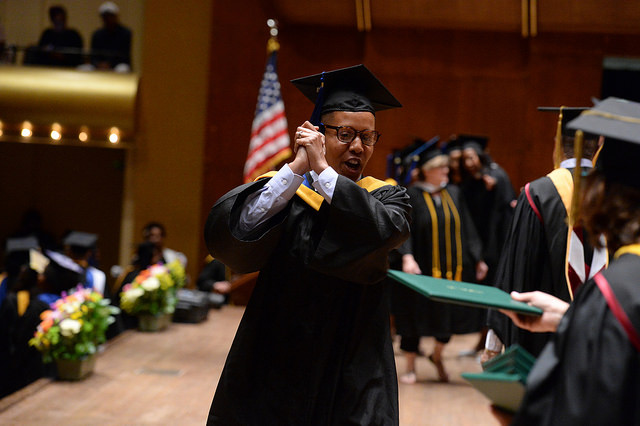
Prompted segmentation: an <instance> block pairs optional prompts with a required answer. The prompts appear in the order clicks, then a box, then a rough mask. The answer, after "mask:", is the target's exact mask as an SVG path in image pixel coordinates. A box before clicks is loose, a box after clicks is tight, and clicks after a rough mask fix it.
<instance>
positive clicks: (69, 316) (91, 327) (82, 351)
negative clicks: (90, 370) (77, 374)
mask: <svg viewBox="0 0 640 426" xmlns="http://www.w3.org/2000/svg"><path fill="white" fill-rule="evenodd" d="M109 303H110V302H109V299H105V298H103V297H102V295H101V294H100V293H98V292H96V291H93V290H91V289H86V288H83V287H82V286H80V285H79V286H78V287H77V288H76V289H75V290H74V291H73V292H72V293H71V294H67V293H64V292H63V293H62V297H61V298H60V299H58V300H56V301H55V302H53V303H52V304H51V305H50V308H51V309H49V310H46V311H44V312H42V314H40V319H41V320H42V322H41V323H40V324H39V325H38V328H37V330H36V332H35V334H34V337H33V338H31V339H30V340H29V345H31V346H34V347H35V348H36V349H38V350H39V351H40V352H41V353H42V359H43V361H44V362H52V361H53V360H60V359H66V360H78V359H82V358H85V357H87V356H89V355H92V354H94V353H95V352H96V350H97V347H98V345H100V344H101V343H104V342H105V340H106V337H105V335H106V331H107V327H109V324H111V323H113V322H114V321H115V319H114V317H113V315H115V314H117V313H118V312H119V309H118V308H116V307H115V306H111V305H110V304H109Z"/></svg>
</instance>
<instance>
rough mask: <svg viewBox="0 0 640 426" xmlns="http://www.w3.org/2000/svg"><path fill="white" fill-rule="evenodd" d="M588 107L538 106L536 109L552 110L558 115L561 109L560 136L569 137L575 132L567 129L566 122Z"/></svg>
mask: <svg viewBox="0 0 640 426" xmlns="http://www.w3.org/2000/svg"><path fill="white" fill-rule="evenodd" d="M588 109H589V107H564V106H563V107H538V111H542V112H553V113H555V114H558V115H560V112H561V111H562V124H561V127H562V136H568V137H571V138H572V137H573V135H574V134H575V131H574V130H571V129H567V123H569V122H570V121H571V120H573V119H575V118H576V117H577V116H579V115H580V113H581V112H582V111H586V110H588Z"/></svg>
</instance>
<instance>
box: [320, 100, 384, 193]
mask: <svg viewBox="0 0 640 426" xmlns="http://www.w3.org/2000/svg"><path fill="white" fill-rule="evenodd" d="M322 122H323V123H324V124H328V125H331V126H350V127H353V128H354V129H355V130H375V129H376V119H375V117H374V115H373V114H372V113H370V112H349V111H335V112H331V113H328V114H326V115H324V116H323V117H322ZM325 147H326V150H327V152H326V154H325V158H326V159H327V163H328V164H329V166H331V167H332V168H333V169H334V170H335V171H336V172H337V173H338V174H340V175H342V176H344V177H347V178H349V179H351V180H352V181H354V182H355V181H357V180H358V179H360V176H361V175H362V172H363V170H364V168H365V166H366V165H367V163H368V162H369V158H371V154H373V146H368V145H364V144H363V143H362V141H361V140H360V136H356V137H355V139H354V140H353V141H351V143H342V142H340V141H339V140H338V138H337V136H336V130H334V129H326V132H325Z"/></svg>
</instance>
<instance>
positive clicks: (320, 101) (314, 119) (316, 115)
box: [309, 71, 324, 126]
mask: <svg viewBox="0 0 640 426" xmlns="http://www.w3.org/2000/svg"><path fill="white" fill-rule="evenodd" d="M322 105H324V71H322V75H321V76H320V87H318V97H317V98H316V105H315V106H314V107H313V112H312V113H311V118H310V119H309V122H310V123H311V124H313V125H314V126H320V124H321V120H320V116H321V115H322Z"/></svg>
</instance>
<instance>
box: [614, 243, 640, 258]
mask: <svg viewBox="0 0 640 426" xmlns="http://www.w3.org/2000/svg"><path fill="white" fill-rule="evenodd" d="M627 253H630V254H635V255H636V256H640V244H629V245H626V246H622V247H620V248H619V249H618V250H616V253H615V254H614V255H613V258H614V259H617V258H619V257H620V256H622V255H623V254H627Z"/></svg>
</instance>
